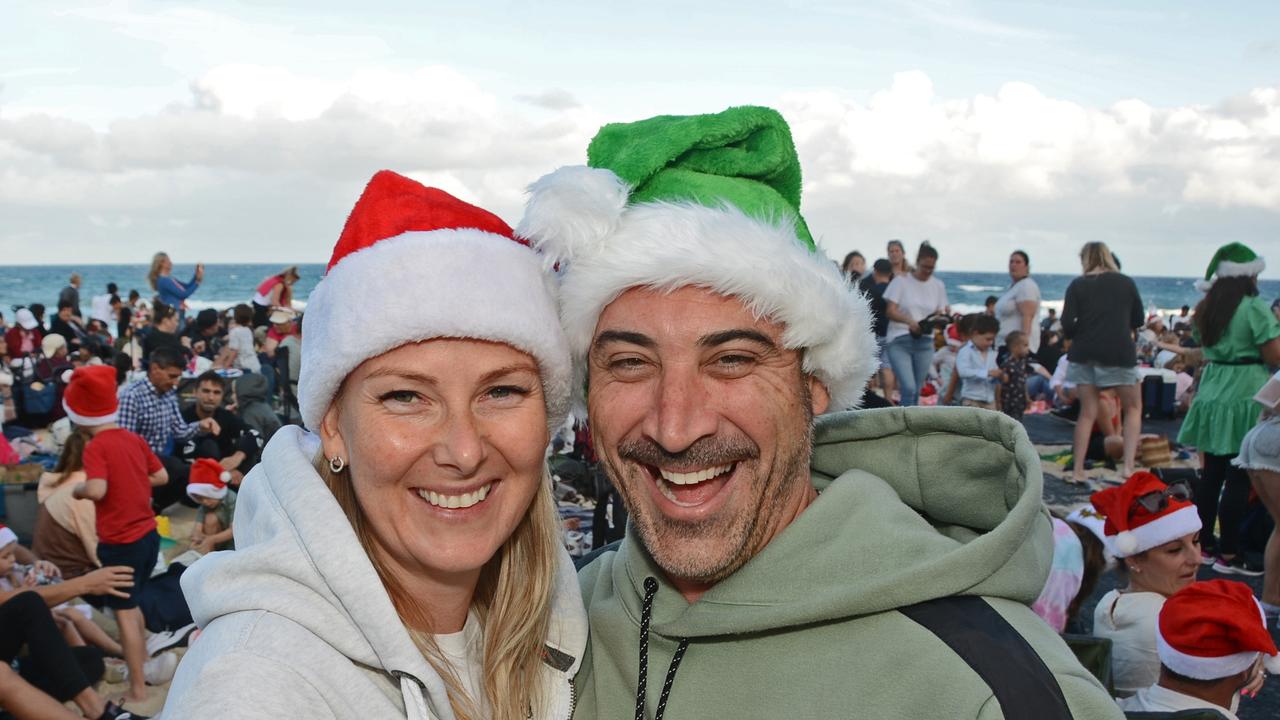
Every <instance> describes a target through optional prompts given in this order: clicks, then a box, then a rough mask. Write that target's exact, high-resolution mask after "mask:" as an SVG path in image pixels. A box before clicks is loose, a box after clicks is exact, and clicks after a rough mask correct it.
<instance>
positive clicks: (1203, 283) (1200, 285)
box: [1195, 280, 1213, 293]
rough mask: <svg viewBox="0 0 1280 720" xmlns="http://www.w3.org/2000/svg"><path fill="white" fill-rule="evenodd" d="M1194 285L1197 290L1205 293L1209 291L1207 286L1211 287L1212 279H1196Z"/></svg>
mask: <svg viewBox="0 0 1280 720" xmlns="http://www.w3.org/2000/svg"><path fill="white" fill-rule="evenodd" d="M1195 287H1196V290H1199V291H1200V292H1202V293H1207V292H1209V288H1211V287H1213V281H1212V280H1197V281H1196V285H1195Z"/></svg>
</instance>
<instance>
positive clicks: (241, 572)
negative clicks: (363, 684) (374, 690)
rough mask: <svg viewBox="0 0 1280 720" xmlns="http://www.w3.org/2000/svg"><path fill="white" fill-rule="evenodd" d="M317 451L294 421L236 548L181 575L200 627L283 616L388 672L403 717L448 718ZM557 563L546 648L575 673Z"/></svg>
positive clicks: (256, 488) (570, 619)
mask: <svg viewBox="0 0 1280 720" xmlns="http://www.w3.org/2000/svg"><path fill="white" fill-rule="evenodd" d="M252 377H253V376H247V377H246V378H242V379H241V381H240V383H243V382H244V380H247V379H250V378H252ZM319 448H320V445H319V439H318V438H317V437H316V436H314V435H311V434H309V433H307V432H306V431H304V430H302V429H301V428H298V427H294V426H286V427H284V428H281V430H280V431H279V432H277V433H276V435H275V436H274V437H273V438H272V440H271V442H270V443H268V445H267V447H266V449H265V450H264V451H263V457H262V462H261V463H260V464H259V465H258V466H257V467H255V468H254V470H253V471H252V472H250V473H249V475H248V476H247V477H246V478H245V480H244V482H243V483H242V485H241V490H240V493H239V496H238V502H237V505H236V516H235V535H236V538H235V540H236V549H235V550H234V551H229V552H216V553H212V554H210V555H208V556H206V557H204V558H202V559H201V560H200V561H198V562H197V563H195V564H194V565H193V566H192V567H191V568H190V569H189V570H187V572H186V573H185V574H184V575H183V577H182V587H183V592H184V594H185V595H186V597H187V598H188V602H189V603H190V606H191V614H192V617H193V618H194V619H195V621H196V623H197V624H198V625H199V626H200V627H202V628H203V627H206V626H208V624H209V623H210V622H211V621H213V620H214V619H216V618H218V617H220V616H224V615H229V614H232V613H237V612H241V611H266V612H269V613H275V614H277V615H280V616H283V617H286V618H288V619H289V620H291V621H293V622H295V623H297V624H298V625H301V626H302V627H304V628H305V629H306V630H308V631H309V632H311V633H312V634H314V635H315V636H316V637H317V638H319V639H320V640H322V641H324V642H326V643H328V644H329V645H330V646H332V647H333V648H334V649H336V650H337V651H338V652H340V653H341V654H342V655H344V656H346V657H347V658H349V659H350V660H351V661H352V662H353V663H356V664H358V665H361V666H365V667H366V668H372V669H375V670H381V671H383V672H385V673H386V674H387V675H388V676H389V678H390V680H391V682H393V683H395V684H398V685H399V686H400V688H401V690H402V693H403V696H404V701H405V706H406V716H407V717H409V718H414V719H416V718H422V719H424V720H425V719H426V718H439V719H440V720H452V718H453V717H454V714H453V711H452V708H451V706H450V704H449V701H448V694H447V691H446V689H445V684H444V681H443V679H442V678H441V677H440V676H439V675H438V674H437V673H436V672H435V670H434V669H432V667H431V666H430V665H429V664H428V663H427V661H426V660H425V659H424V658H423V656H422V653H421V652H420V651H419V650H418V648H417V646H416V645H415V644H414V642H413V640H412V638H411V637H410V635H409V632H408V630H407V629H406V628H405V626H404V624H403V623H402V622H401V620H400V617H399V615H397V613H396V611H395V608H394V606H393V605H392V602H391V598H390V596H389V595H388V594H387V593H386V591H385V590H384V589H383V586H382V581H381V580H380V579H379V577H378V574H377V572H376V571H375V570H374V568H373V565H372V563H371V562H370V561H369V559H368V556H367V555H366V554H365V552H364V549H363V548H362V547H361V545H360V542H359V540H358V539H357V537H356V535H355V532H354V530H353V529H352V528H351V524H350V523H349V522H348V520H347V518H346V515H345V514H344V513H343V512H342V509H341V507H339V505H338V503H337V501H336V500H335V499H334V497H333V495H332V493H330V492H329V490H328V488H326V487H325V485H324V481H323V480H322V479H321V478H320V476H319V475H318V474H317V473H316V472H315V470H314V469H313V467H312V459H313V458H314V457H315V455H316V454H317V453H318V452H319ZM561 565H562V567H561V568H560V571H559V574H560V576H559V577H558V578H557V585H556V597H555V600H554V601H553V609H554V614H553V618H552V628H551V631H552V632H551V634H550V636H549V637H550V639H551V641H550V642H549V643H548V644H549V645H553V646H555V647H556V649H558V650H560V651H561V652H563V653H565V654H566V655H567V656H569V657H571V658H572V659H573V660H574V662H573V665H572V666H571V667H567V668H557V669H558V670H560V671H562V672H566V673H572V672H574V671H576V669H577V662H578V660H577V659H578V658H581V656H582V650H583V648H584V647H585V644H586V616H585V612H584V611H583V610H582V603H581V598H580V595H579V593H578V589H577V582H576V579H575V577H574V574H573V569H572V565H571V563H570V562H569V561H568V558H567V556H566V557H565V558H564V559H563V562H562V563H561ZM566 594H567V595H571V596H572V597H565V595H566ZM574 609H576V615H575V614H574V612H573V611H574ZM570 676H571V675H570Z"/></svg>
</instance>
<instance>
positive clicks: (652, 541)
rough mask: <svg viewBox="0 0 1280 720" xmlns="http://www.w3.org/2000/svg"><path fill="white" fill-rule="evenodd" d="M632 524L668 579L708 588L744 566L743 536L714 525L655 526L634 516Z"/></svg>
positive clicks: (667, 523)
mask: <svg viewBox="0 0 1280 720" xmlns="http://www.w3.org/2000/svg"><path fill="white" fill-rule="evenodd" d="M633 523H634V525H635V528H636V530H637V531H638V532H639V533H640V540H641V542H643V543H644V546H645V548H646V549H647V550H648V551H649V555H650V557H652V558H653V561H654V562H655V563H656V564H657V565H658V567H660V568H662V571H663V572H664V573H666V574H667V576H668V577H670V578H676V579H680V580H683V581H686V582H691V583H699V584H705V585H710V584H714V583H716V582H719V581H720V580H723V579H724V578H726V577H728V576H729V575H731V574H733V572H734V571H735V570H737V569H738V568H739V567H741V566H742V565H743V563H744V562H745V560H743V559H741V557H740V556H741V554H742V545H743V533H742V532H741V531H740V530H738V529H735V528H721V527H719V526H718V525H717V524H713V523H697V524H696V525H693V524H689V523H683V522H670V521H667V520H666V519H665V518H663V519H662V520H659V521H658V522H657V523H654V522H653V521H652V518H646V517H635V516H633Z"/></svg>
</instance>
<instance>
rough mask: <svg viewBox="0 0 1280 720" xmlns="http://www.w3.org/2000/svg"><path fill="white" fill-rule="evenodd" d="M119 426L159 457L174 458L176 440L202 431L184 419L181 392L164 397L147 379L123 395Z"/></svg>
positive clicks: (174, 391)
mask: <svg viewBox="0 0 1280 720" xmlns="http://www.w3.org/2000/svg"><path fill="white" fill-rule="evenodd" d="M117 422H118V423H119V424H120V427H122V428H124V429H125V430H129V431H132V432H135V433H137V434H139V435H141V436H142V439H143V440H146V441H147V444H148V445H150V446H151V449H152V450H153V451H155V453H156V454H157V455H172V454H173V451H174V444H175V443H174V440H175V439H178V440H186V439H188V438H190V437H192V436H194V435H195V434H196V432H197V431H198V430H199V429H200V424H199V423H194V422H186V421H185V420H183V419H182V411H181V410H179V409H178V391H177V389H176V388H175V389H172V390H170V391H169V392H167V393H164V394H163V395H161V394H160V393H159V392H157V391H156V386H155V385H152V384H151V379H150V378H143V379H142V380H140V381H138V382H136V383H134V384H132V385H130V386H129V387H127V388H125V389H124V392H123V393H121V394H120V415H119V419H118V420H117Z"/></svg>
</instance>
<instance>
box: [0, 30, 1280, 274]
mask: <svg viewBox="0 0 1280 720" xmlns="http://www.w3.org/2000/svg"><path fill="white" fill-rule="evenodd" d="M143 31H146V32H159V30H146V29H145V28H144V29H143ZM296 67H299V66H298V65H294V64H287V65H286V64H266V65H257V64H250V63H235V64H225V65H218V66H215V67H212V68H211V69H209V70H208V71H207V72H204V73H202V74H200V75H199V76H198V77H196V78H195V79H193V80H192V81H191V82H190V96H189V97H187V98H181V97H174V98H172V101H171V102H170V104H169V105H168V107H166V108H164V109H163V110H161V111H157V112H147V113H142V114H137V113H135V114H133V115H129V116H121V117H116V118H114V119H113V120H111V121H110V122H109V123H107V124H106V125H105V126H103V127H102V128H101V129H98V128H95V127H94V126H91V125H89V124H86V123H84V122H80V121H76V120H71V119H67V118H66V117H63V116H61V115H59V114H58V113H56V112H54V113H34V112H30V111H27V112H24V113H22V114H13V113H10V112H5V113H4V114H0V253H3V254H4V256H5V257H7V258H9V259H10V260H11V261H12V260H21V261H26V262H39V261H41V260H44V259H45V258H46V256H45V255H44V254H43V253H42V248H45V247H50V246H54V245H56V246H57V247H58V248H59V252H60V254H61V255H62V256H64V257H65V258H66V259H67V260H73V259H83V260H85V261H109V260H118V261H139V260H140V259H145V257H146V256H149V254H150V253H151V252H152V251H154V249H156V246H164V247H167V248H170V249H171V250H173V251H174V252H176V253H179V254H181V255H183V256H184V257H209V256H210V254H211V253H213V252H214V248H216V249H217V253H219V255H220V257H221V259H224V260H227V261H235V260H255V259H260V260H273V261H274V260H295V261H316V260H321V259H323V258H324V256H325V255H326V254H327V252H328V250H329V248H330V247H331V243H332V239H333V238H335V237H336V235H337V233H338V232H339V230H340V228H341V223H342V219H343V217H344V215H345V213H346V212H347V210H349V208H350V205H351V203H352V202H353V201H354V199H355V197H356V196H357V194H358V193H359V190H360V187H361V185H362V183H363V182H364V181H365V180H366V179H367V178H368V177H369V176H370V175H371V174H372V173H373V172H374V171H375V170H378V169H380V168H384V167H386V168H392V169H396V170H399V171H401V172H404V173H406V174H409V175H410V176H412V177H415V178H417V179H419V180H421V181H423V182H426V183H429V184H433V185H437V186H439V187H442V188H444V189H446V190H447V191H449V192H452V193H454V194H456V195H458V196H459V197H461V198H463V199H464V200H467V201H469V202H474V203H477V204H480V205H482V206H484V207H487V208H489V209H491V210H493V211H495V212H497V213H498V214H499V215H501V216H503V217H504V218H506V219H507V220H508V221H511V222H513V223H514V221H516V220H517V219H518V216H519V213H520V209H521V203H522V194H523V188H524V187H525V185H527V184H528V183H529V182H530V181H532V180H533V179H535V178H537V177H538V176H540V175H541V174H543V173H545V172H547V171H549V170H550V169H552V168H554V167H556V166H558V165H561V164H565V163H580V162H582V161H583V159H584V156H585V148H586V144H587V141H588V140H589V139H590V137H591V136H592V134H593V133H594V132H595V130H596V129H597V128H598V127H599V125H600V124H601V123H602V122H603V121H605V120H615V119H620V118H616V117H613V116H612V114H610V113H606V112H605V111H604V110H602V109H600V108H593V107H591V106H590V104H584V103H583V102H582V101H580V100H578V99H577V98H575V97H574V95H573V94H571V93H570V92H569V91H568V90H566V89H563V88H557V87H549V88H536V87H535V88H530V89H529V92H528V93H527V94H525V95H521V96H519V97H515V98H506V97H502V96H499V95H496V94H494V93H493V92H492V91H491V90H489V89H488V88H487V87H486V86H485V85H484V84H482V83H480V82H477V81H476V80H475V78H474V77H472V76H471V75H469V74H467V73H464V72H462V71H459V70H458V69H456V68H452V67H448V66H443V65H430V66H425V67H419V68H408V69H401V68H394V67H369V66H367V65H365V66H353V69H350V70H346V71H345V72H344V73H341V74H336V73H332V72H327V73H324V72H314V73H302V72H298V71H297V70H296V69H294V68H296ZM778 107H779V109H781V110H782V112H783V114H784V115H785V116H786V117H787V119H788V120H789V122H790V123H791V125H792V129H793V132H794V134H795V137H796V144H797V147H798V149H799V151H800V154H801V159H802V164H803V168H804V173H805V200H804V202H805V212H806V215H807V217H808V218H809V224H810V226H811V227H812V228H813V229H814V230H815V232H816V233H817V234H818V235H820V236H821V237H823V238H824V239H825V242H826V244H827V246H828V247H829V249H830V250H831V251H832V253H833V254H840V253H843V252H844V251H845V250H848V249H851V248H852V247H854V246H855V245H858V246H863V247H864V249H865V248H869V247H878V246H880V245H882V244H883V241H884V239H886V238H888V237H903V238H909V239H910V238H921V237H932V238H933V239H934V240H935V241H937V242H938V243H939V245H940V247H942V248H944V254H945V259H944V264H945V265H947V266H950V267H951V268H958V267H968V268H975V269H976V268H983V267H992V266H993V265H992V262H991V260H990V255H991V253H992V252H993V251H994V250H993V248H997V247H998V248H1000V249H1001V251H1003V250H1007V249H1011V248H1012V247H1014V246H1022V247H1025V248H1026V249H1028V250H1029V251H1031V252H1032V253H1033V256H1035V257H1038V258H1046V259H1047V260H1046V262H1047V264H1048V267H1046V264H1045V262H1041V263H1040V265H1039V266H1040V267H1041V269H1042V270H1045V269H1047V270H1059V271H1067V270H1071V269H1072V267H1071V266H1072V264H1073V263H1072V260H1071V255H1072V252H1071V251H1070V250H1065V249H1064V248H1068V247H1069V246H1071V245H1074V244H1078V243H1080V242H1083V241H1084V240H1086V239H1105V240H1108V241H1109V242H1113V243H1119V244H1121V245H1122V246H1123V245H1125V244H1126V243H1127V244H1128V245H1129V247H1126V248H1125V249H1124V251H1123V252H1124V254H1125V256H1126V257H1135V256H1141V254H1142V253H1145V252H1148V251H1149V252H1151V253H1152V255H1153V259H1152V263H1153V264H1152V265H1151V267H1150V269H1148V270H1147V272H1166V273H1182V274H1186V273H1187V272H1189V271H1192V270H1194V269H1195V268H1187V267H1182V266H1180V265H1179V264H1178V263H1177V257H1176V256H1177V253H1176V252H1172V251H1173V250H1176V249H1178V248H1181V252H1182V254H1183V255H1186V253H1187V252H1188V251H1190V252H1192V253H1193V254H1194V255H1197V256H1198V255H1199V254H1203V253H1202V251H1201V248H1202V247H1203V246H1207V245H1209V244H1217V243H1219V242H1221V241H1222V239H1223V238H1225V237H1228V236H1231V237H1232V238H1233V239H1242V240H1244V241H1246V242H1250V241H1255V240H1258V241H1272V242H1273V241H1274V238H1275V236H1276V235H1277V233H1278V232H1280V182H1277V181H1276V179H1275V175H1276V174H1275V171H1274V168H1275V158H1277V157H1280V89H1277V88H1262V89H1257V90H1254V91H1252V92H1249V93H1246V94H1243V95H1240V96H1239V97H1234V98H1229V99H1226V100H1224V101H1223V102H1222V103H1221V104H1220V105H1218V106H1215V107H1201V106H1187V107H1175V108H1161V107H1153V106H1152V105H1150V104H1148V103H1145V102H1143V101H1141V100H1137V99H1131V100H1125V101H1122V102H1118V103H1115V104H1113V105H1111V106H1110V107H1104V108H1094V107H1086V106H1082V105H1080V104H1077V103H1073V102H1068V101H1064V100H1060V99H1055V98H1053V97H1049V96H1046V95H1045V94H1044V93H1043V92H1041V91H1040V90H1038V89H1037V88H1035V87H1033V86H1032V85H1029V84H1026V83H1017V82H1011V83H1007V84H1005V85H1003V86H1001V87H999V88H998V89H997V90H996V92H994V93H993V94H989V95H988V94H984V95H978V96H974V97H967V98H948V97H945V96H943V95H942V94H940V93H939V91H938V90H937V89H936V88H935V87H934V83H933V81H932V80H931V79H930V77H929V76H927V75H926V74H925V73H923V72H919V71H912V72H904V73H900V74H898V75H897V76H895V77H894V78H893V80H892V82H891V84H890V85H889V87H887V88H885V89H884V90H881V91H879V92H876V93H874V94H872V95H871V96H870V97H869V98H867V99H866V100H865V101H863V100H859V99H855V98H851V97H849V96H848V95H847V94H844V93H841V92H838V91H834V90H825V91H822V90H820V91H810V92H801V93H793V94H789V95H786V96H783V97H781V98H779V102H778ZM122 253H123V254H124V255H122ZM1048 258H1052V259H1048ZM998 264H999V263H997V265H998ZM1197 264H1198V263H1197Z"/></svg>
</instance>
